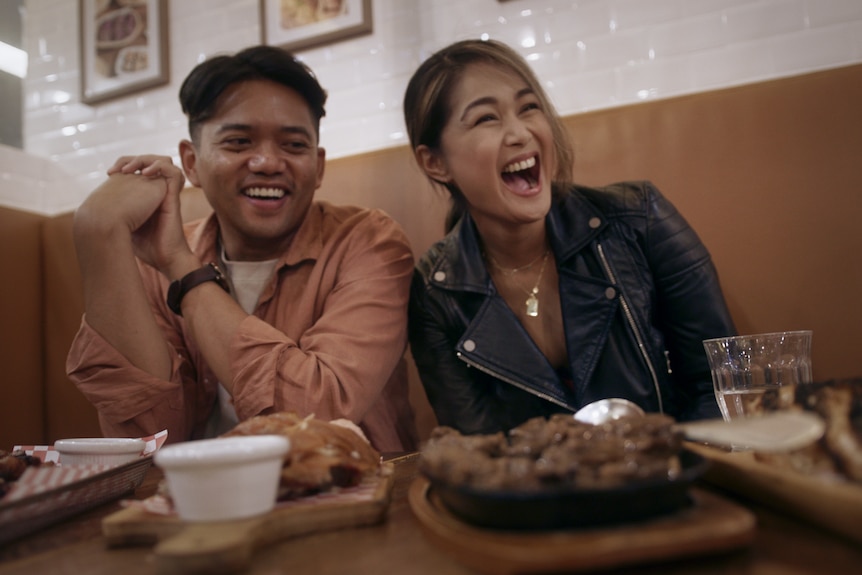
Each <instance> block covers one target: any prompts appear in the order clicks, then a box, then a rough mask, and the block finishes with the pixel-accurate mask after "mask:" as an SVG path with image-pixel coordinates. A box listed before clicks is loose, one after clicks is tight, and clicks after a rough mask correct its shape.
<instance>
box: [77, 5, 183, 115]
mask: <svg viewBox="0 0 862 575" xmlns="http://www.w3.org/2000/svg"><path fill="white" fill-rule="evenodd" d="M78 1H79V12H80V35H81V101H82V102H84V103H85V104H95V103H98V102H102V101H104V100H109V99H111V98H117V97H119V96H125V95H128V94H132V93H134V92H138V91H140V90H144V89H146V88H152V87H154V86H159V85H162V84H166V83H167V82H168V80H169V73H168V0H78Z"/></svg>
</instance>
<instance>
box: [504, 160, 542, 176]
mask: <svg viewBox="0 0 862 575" xmlns="http://www.w3.org/2000/svg"><path fill="white" fill-rule="evenodd" d="M535 165H536V158H535V157H532V158H528V159H526V160H522V161H520V162H512V163H511V164H509V165H508V166H506V167H505V168H503V173H504V174H511V173H512V172H520V171H521V170H527V169H529V168H532V167H533V166H535Z"/></svg>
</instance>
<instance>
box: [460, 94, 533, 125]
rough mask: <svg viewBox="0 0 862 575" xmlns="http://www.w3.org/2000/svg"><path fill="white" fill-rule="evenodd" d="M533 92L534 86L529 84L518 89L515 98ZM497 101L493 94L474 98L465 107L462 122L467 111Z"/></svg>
mask: <svg viewBox="0 0 862 575" xmlns="http://www.w3.org/2000/svg"><path fill="white" fill-rule="evenodd" d="M533 93H534V90H533V89H532V88H530V87H529V86H528V87H526V88H521V89H520V90H518V91H517V93H515V99H516V100H519V99H521V98H523V97H524V96H528V95H530V94H533ZM496 101H497V99H496V98H494V97H493V96H485V97H484V98H478V99H476V100H473V101H472V102H470V103H469V104H467V106H466V107H465V108H464V112H463V113H462V114H461V121H462V122H463V121H464V116H466V115H467V113H468V112H469V111H470V110H472V109H473V108H475V107H477V106H482V105H485V104H494V103H495V102H496Z"/></svg>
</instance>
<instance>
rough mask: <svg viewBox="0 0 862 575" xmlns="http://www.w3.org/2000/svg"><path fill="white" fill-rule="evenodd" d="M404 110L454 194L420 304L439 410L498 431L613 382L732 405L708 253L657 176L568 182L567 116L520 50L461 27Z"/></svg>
mask: <svg viewBox="0 0 862 575" xmlns="http://www.w3.org/2000/svg"><path fill="white" fill-rule="evenodd" d="M404 116H405V120H406V124H407V131H408V134H409V137H410V143H411V147H412V149H413V150H414V156H415V158H416V161H417V162H418V164H419V166H420V168H421V169H422V170H423V171H424V172H425V174H426V175H427V176H428V177H429V178H430V179H431V180H432V181H433V182H434V183H436V184H439V185H440V186H442V187H443V188H445V189H446V190H448V192H449V194H450V195H451V198H452V211H451V213H450V214H449V217H447V231H448V234H447V235H446V237H444V238H443V239H442V240H441V241H439V242H438V243H437V244H435V245H434V246H432V247H431V249H429V250H428V252H427V253H426V254H424V255H423V256H422V258H421V259H420V261H419V262H418V263H417V266H416V272H415V275H414V281H413V286H412V292H411V303H410V344H411V350H412V353H413V357H414V358H415V360H416V364H417V367H418V369H419V373H420V375H421V378H422V382H423V384H424V386H425V390H426V392H427V394H428V398H429V400H430V402H431V405H432V406H433V408H434V411H435V414H436V416H437V419H438V422H439V423H440V424H441V425H449V426H452V427H455V428H457V429H459V430H460V431H461V432H463V433H491V432H495V431H498V430H508V429H511V428H512V427H514V426H516V425H518V424H519V423H521V422H523V421H525V420H526V419H528V418H530V417H534V416H538V415H544V416H548V415H550V414H552V413H555V412H560V411H575V410H577V409H578V408H579V407H581V406H583V405H585V404H587V403H589V402H591V401H594V400H597V399H601V398H605V397H624V398H627V399H629V400H631V401H634V402H635V403H637V404H639V405H640V406H641V407H642V408H644V409H645V410H647V411H656V412H657V411H661V412H664V413H667V414H669V415H671V416H673V417H675V418H677V419H678V420H681V421H682V420H690V419H699V418H704V417H720V413H719V410H718V406H717V404H716V401H715V396H714V394H713V388H712V382H711V377H710V372H709V366H708V364H707V360H706V355H705V353H704V350H703V347H702V340H704V339H706V338H711V337H716V336H723V335H729V334H732V333H735V329H734V326H733V322H732V320H731V317H730V314H729V312H728V310H727V307H726V305H725V302H724V298H723V296H722V293H721V288H720V286H719V282H718V277H717V274H716V271H715V268H714V267H713V264H712V261H711V259H710V256H709V253H708V252H707V250H706V248H705V247H704V246H703V244H702V243H701V242H700V240H699V238H698V237H697V235H696V234H695V232H694V231H693V230H692V229H691V228H690V227H689V226H688V224H687V223H686V221H685V220H684V219H683V217H682V216H681V215H680V214H679V213H677V211H676V210H675V208H674V207H673V206H672V205H671V204H670V202H668V201H667V200H666V199H665V198H664V197H663V196H662V195H661V194H660V193H659V191H658V190H657V189H656V188H655V187H653V186H652V185H651V184H650V183H649V182H626V183H618V184H613V185H610V186H607V187H604V188H597V189H596V188H588V187H584V186H579V185H577V184H571V183H568V182H569V179H570V177H571V173H572V156H573V154H572V148H571V144H570V142H569V140H568V135H567V132H566V129H565V127H564V126H563V124H562V122H561V121H560V118H559V117H558V116H557V114H556V112H555V111H554V109H553V107H552V106H551V103H550V101H549V100H548V97H547V95H546V94H545V92H544V90H543V89H542V87H541V85H540V83H539V81H538V80H537V79H536V77H535V75H534V74H533V72H532V71H531V70H530V68H529V65H528V64H527V63H526V62H525V61H524V60H523V58H521V57H520V56H519V55H518V54H517V53H516V52H515V51H514V50H512V49H511V48H509V47H507V46H506V45H504V44H501V43H499V42H494V41H479V40H466V41H462V42H457V43H455V44H452V45H450V46H449V47H447V48H444V49H442V50H440V51H439V52H437V53H435V54H434V55H432V56H431V57H430V58H428V60H426V61H425V62H424V63H423V64H422V65H421V66H420V67H419V69H418V70H417V71H416V72H415V74H414V75H413V77H412V78H411V80H410V83H409V85H408V87H407V91H406V94H405V97H404ZM671 368H672V369H671Z"/></svg>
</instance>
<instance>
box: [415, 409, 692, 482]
mask: <svg viewBox="0 0 862 575" xmlns="http://www.w3.org/2000/svg"><path fill="white" fill-rule="evenodd" d="M682 444H683V436H682V435H681V433H680V432H679V431H677V430H676V429H675V428H674V420H673V418H671V417H668V416H665V415H661V414H656V413H652V414H647V415H645V416H643V417H626V418H621V419H617V420H614V421H610V422H608V423H603V424H600V425H592V424H589V423H582V422H579V421H577V420H575V419H574V418H573V417H572V416H571V415H570V414H558V415H554V416H552V417H551V418H550V419H547V420H546V419H544V418H542V417H536V418H533V419H530V420H528V421H526V422H525V423H523V424H521V425H520V426H518V427H516V428H514V429H512V430H510V431H509V432H508V433H507V434H504V433H502V432H500V433H496V434H491V435H462V434H461V433H459V432H458V431H457V430H455V429H452V428H449V427H437V428H436V429H434V430H433V431H432V434H431V437H430V439H429V440H428V441H427V442H426V443H425V445H424V446H423V447H422V455H421V458H420V463H419V465H420V470H421V471H422V472H423V473H425V474H426V475H428V476H430V477H433V478H436V479H439V480H443V481H446V482H448V483H450V484H460V485H467V486H470V487H473V488H477V489H488V490H508V491H525V492H529V491H537V490H542V489H544V488H548V487H558V486H571V487H577V488H605V487H614V486H619V485H623V484H626V483H630V482H637V481H643V480H649V479H653V478H670V479H673V478H674V477H675V476H677V475H678V474H679V473H680V470H681V464H680V459H679V453H680V450H681V448H682Z"/></svg>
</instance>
